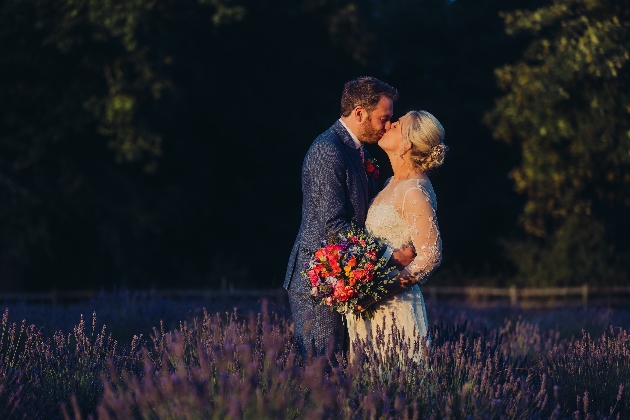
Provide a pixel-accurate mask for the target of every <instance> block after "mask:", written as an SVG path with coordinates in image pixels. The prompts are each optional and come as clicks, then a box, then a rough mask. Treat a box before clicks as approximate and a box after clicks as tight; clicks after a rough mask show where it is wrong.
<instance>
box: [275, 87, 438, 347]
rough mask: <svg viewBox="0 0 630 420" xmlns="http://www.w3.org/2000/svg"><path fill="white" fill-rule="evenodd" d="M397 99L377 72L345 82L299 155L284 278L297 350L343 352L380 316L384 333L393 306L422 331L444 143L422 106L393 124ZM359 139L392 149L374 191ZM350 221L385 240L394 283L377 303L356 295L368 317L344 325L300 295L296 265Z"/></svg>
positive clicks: (434, 257) (434, 254) (306, 289)
mask: <svg viewBox="0 0 630 420" xmlns="http://www.w3.org/2000/svg"><path fill="white" fill-rule="evenodd" d="M397 99H398V90H396V89H395V88H393V87H392V86H390V85H388V84H387V83H385V82H382V81H380V80H378V79H376V78H373V77H360V78H358V79H354V80H351V81H349V82H347V83H346V84H345V85H344V88H343V92H342V95H341V117H340V118H339V119H338V120H337V121H335V123H334V124H333V125H332V126H331V127H330V128H329V129H328V130H326V131H325V132H324V133H322V134H321V135H320V136H319V137H317V138H316V139H315V141H314V142H313V144H312V145H311V147H310V148H309V149H308V152H307V153H306V157H305V158H304V163H303V165H302V194H303V201H302V222H301V224H300V229H299V231H298V234H297V239H296V241H295V244H294V246H293V250H292V251H291V256H290V258H289V264H288V267H287V274H286V278H285V281H284V285H283V286H284V288H285V289H286V290H287V292H288V294H289V304H290V307H291V314H292V316H293V321H294V326H295V327H294V328H295V336H296V339H297V341H298V346H299V348H300V352H301V353H302V355H303V356H306V354H307V353H309V352H312V353H313V354H314V355H323V354H326V352H327V350H332V351H335V352H342V351H347V349H348V348H349V345H350V343H349V342H348V339H350V340H354V339H355V338H361V339H363V340H366V339H371V337H376V336H377V335H376V326H377V325H379V326H382V325H383V323H385V331H389V330H390V328H391V327H392V320H391V318H392V313H393V316H394V317H395V319H396V325H397V327H398V329H399V330H402V328H404V329H405V331H407V332H411V331H416V333H417V334H419V335H420V336H424V335H426V333H427V315H426V309H425V306H424V299H423V297H422V293H421V292H420V288H419V287H418V285H420V284H423V283H424V282H425V281H426V280H427V278H428V277H429V275H430V274H431V273H432V272H433V270H435V268H437V267H438V266H439V265H440V262H441V258H442V242H441V239H440V231H439V228H438V223H437V218H436V207H437V203H436V198H435V193H434V191H433V187H432V185H431V181H429V178H428V177H427V172H429V171H430V170H431V169H433V168H435V167H438V166H440V165H441V164H442V163H443V162H444V156H445V153H446V151H447V147H446V145H445V144H444V128H443V127H442V125H441V124H440V122H439V121H438V120H437V119H436V118H435V117H434V116H433V115H431V114H430V113H428V112H426V111H410V112H408V113H407V114H405V115H404V116H403V117H401V118H400V119H399V120H398V121H396V122H393V123H392V122H391V119H392V116H393V113H394V101H396V100H397ZM364 144H378V145H379V147H380V148H381V149H383V150H384V151H385V153H387V156H388V157H389V160H390V163H391V166H392V169H393V171H394V176H393V177H391V178H389V179H388V180H387V181H386V182H385V184H384V187H383V189H382V190H381V191H379V186H378V181H377V179H376V177H377V175H378V171H375V170H374V160H373V159H372V157H371V156H370V154H369V153H368V151H367V150H365V147H364ZM353 225H354V226H356V227H359V228H365V229H366V230H367V232H368V233H369V234H370V235H372V236H374V237H376V238H378V239H379V240H380V241H381V243H383V244H384V246H383V248H382V250H381V254H380V255H381V256H383V257H385V259H387V260H388V265H390V266H392V267H394V270H393V271H392V273H393V275H394V276H395V281H394V282H392V283H388V284H387V285H386V289H387V292H388V293H387V295H386V296H385V297H383V298H382V299H380V300H379V301H376V302H375V301H374V300H372V299H364V300H362V301H360V302H359V304H358V306H357V310H358V311H362V310H365V309H366V308H367V307H369V306H371V308H370V309H371V310H373V312H374V317H373V318H372V319H371V320H368V319H362V318H357V317H355V316H353V315H351V314H350V315H348V316H347V317H346V323H344V315H343V314H340V313H338V312H336V311H333V310H331V309H330V308H329V307H326V306H321V305H319V304H318V302H316V301H315V300H313V299H308V298H305V295H308V294H309V293H310V291H311V284H310V282H309V281H308V279H307V278H306V277H305V276H303V275H302V273H301V270H302V268H304V266H305V265H306V264H307V263H308V259H309V256H308V252H312V251H314V250H316V249H318V248H319V247H321V246H322V244H323V243H325V242H326V241H327V239H328V238H329V236H330V235H338V234H340V233H343V232H347V231H348V230H350V229H351V227H352V226H353ZM305 250H306V251H307V252H304V251H305ZM375 281H378V280H375ZM346 324H347V327H346V326H345V325H346Z"/></svg>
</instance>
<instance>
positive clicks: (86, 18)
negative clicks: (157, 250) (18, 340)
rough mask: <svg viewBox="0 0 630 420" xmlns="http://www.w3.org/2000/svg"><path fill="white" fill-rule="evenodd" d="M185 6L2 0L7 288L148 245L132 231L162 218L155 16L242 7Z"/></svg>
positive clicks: (129, 256) (2, 238)
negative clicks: (157, 179) (154, 184)
mask: <svg viewBox="0 0 630 420" xmlns="http://www.w3.org/2000/svg"><path fill="white" fill-rule="evenodd" d="M228 1H229V0H228ZM182 3H183V2H176V1H170V2H168V1H167V2H156V1H154V0H132V1H111V0H107V1H94V0H79V1H70V0H53V1H45V0H41V1H24V0H7V1H3V2H1V3H0V46H1V47H2V55H1V57H0V65H1V66H2V68H3V70H4V74H5V77H3V78H1V79H0V97H2V101H1V102H0V194H2V195H1V197H2V199H3V200H2V207H0V250H1V253H0V280H1V281H2V284H1V287H3V288H4V289H5V290H6V289H10V288H16V287H25V286H28V285H25V284H20V285H19V286H17V285H15V284H14V285H11V284H9V283H11V282H12V281H13V282H17V281H21V280H23V279H24V277H28V276H25V275H24V271H25V270H31V271H33V272H34V273H36V275H34V276H32V277H40V278H39V279H38V280H37V281H38V282H39V286H40V287H42V286H43V287H46V286H51V283H50V281H51V279H52V278H63V277H64V276H72V275H73V274H76V276H75V277H76V278H81V277H82V278H83V279H84V280H85V279H89V278H94V277H97V276H95V274H99V273H100V274H102V275H103V277H105V278H107V277H110V278H111V277H113V276H115V274H113V273H114V272H116V271H117V270H118V271H121V270H122V271H125V270H126V268H125V267H127V268H128V267H129V266H131V265H133V263H132V261H133V260H134V259H137V258H138V254H139V253H142V252H143V251H142V249H143V248H144V247H143V246H138V242H135V246H134V241H133V240H132V239H131V238H134V237H136V238H137V237H139V236H142V234H144V233H145V232H149V233H155V232H156V231H158V230H159V226H158V225H159V223H158V219H159V218H161V217H164V215H163V214H160V213H159V207H160V204H159V202H158V200H155V196H157V194H156V193H155V191H152V190H151V189H150V188H147V186H146V184H145V183H148V184H150V181H149V182H147V178H150V177H151V176H152V174H154V173H155V170H156V168H157V164H158V161H159V158H160V156H161V155H162V151H163V148H162V135H161V132H160V128H159V127H158V123H159V118H156V117H155V115H156V114H157V115H159V109H160V105H161V103H160V98H161V97H162V95H163V94H164V93H165V91H166V90H168V89H167V88H168V87H169V85H170V82H169V79H168V78H169V66H170V64H171V58H170V57H169V55H168V54H167V51H165V49H164V48H160V46H159V45H155V44H156V39H157V41H159V40H161V39H163V38H164V36H163V34H162V33H160V28H159V27H157V28H156V24H155V23H156V22H161V20H168V19H169V17H170V16H171V15H172V14H173V11H174V9H177V10H178V8H186V7H196V8H197V9H198V11H199V13H198V14H197V16H199V17H198V18H199V19H204V18H206V19H207V20H206V24H207V26H208V27H211V28H212V27H216V26H219V25H223V24H225V23H229V22H231V21H233V20H238V19H240V17H241V16H242V15H243V13H244V10H243V9H242V8H241V7H240V6H230V5H229V4H228V2H226V1H221V0H199V1H196V0H194V1H191V2H187V3H186V4H182ZM205 3H208V4H207V5H206V4H205ZM151 196H153V197H151ZM149 236H150V235H149ZM130 239H131V240H130ZM88 249H90V250H91V252H87V250H88ZM138 251H139V252H138ZM99 255H100V257H99ZM146 257H147V258H150V255H146ZM101 258H102V259H101ZM129 260H131V261H129ZM104 261H107V263H105V264H104ZM130 262H131V263H130ZM103 266H107V267H106V268H105V267H103ZM112 268H114V269H112ZM64 270H65V272H64V273H60V271H64ZM73 271H75V272H74V273H73ZM43 273H48V274H47V275H48V278H41V276H42V274H43ZM31 286H32V285H31ZM67 286H70V287H86V286H85V285H82V286H79V285H78V284H68V285H67ZM91 287H94V285H91Z"/></svg>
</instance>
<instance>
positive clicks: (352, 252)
mask: <svg viewBox="0 0 630 420" xmlns="http://www.w3.org/2000/svg"><path fill="white" fill-rule="evenodd" d="M382 246H383V245H382V244H381V243H380V242H379V241H378V240H377V239H376V238H374V237H372V236H370V235H368V234H366V233H365V231H364V229H358V228H356V227H355V226H352V228H351V229H350V230H349V231H348V232H345V233H342V234H339V235H338V236H337V237H336V238H335V237H333V238H330V239H329V240H328V244H327V245H326V246H324V247H322V248H319V249H318V250H317V251H315V252H314V253H312V255H311V260H310V261H309V263H308V264H307V267H306V269H305V270H303V271H302V274H303V275H305V276H306V277H307V278H308V279H309V281H310V283H311V286H312V289H311V295H312V296H313V297H314V298H315V299H317V300H318V301H319V302H320V304H321V305H328V306H330V307H331V308H332V309H333V310H336V311H337V312H341V313H345V314H350V313H352V312H353V311H354V308H355V307H356V305H357V302H358V301H359V300H360V299H362V298H365V297H372V298H374V299H375V300H378V299H380V298H382V297H383V296H385V294H386V293H387V290H386V289H385V287H384V285H385V284H388V283H393V281H394V278H392V279H388V278H387V277H388V276H387V275H388V274H390V273H391V271H392V270H393V268H392V267H386V264H387V261H386V260H385V258H382V257H381V258H378V256H377V255H378V251H379V250H380V249H381V248H382ZM309 254H310V253H309ZM361 315H362V316H363V317H365V318H368V319H369V318H371V315H372V311H370V310H369V308H368V310H366V311H364V312H363V313H362V314H361Z"/></svg>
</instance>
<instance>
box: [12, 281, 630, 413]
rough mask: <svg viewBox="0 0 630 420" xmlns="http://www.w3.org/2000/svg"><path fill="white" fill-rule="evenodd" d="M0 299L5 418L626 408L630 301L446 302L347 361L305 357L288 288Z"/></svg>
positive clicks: (603, 410)
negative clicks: (549, 304) (573, 304)
mask: <svg viewBox="0 0 630 420" xmlns="http://www.w3.org/2000/svg"><path fill="white" fill-rule="evenodd" d="M4 307H6V308H7V310H6V311H5V312H4V315H3V318H2V321H1V324H0V418H2V419H63V418H66V419H87V418H95V419H135V418H138V419H249V418H255V419H289V418H290V419H294V418H299V419H302V418H304V419H322V418H324V419H333V418H334V419H412V418H415V419H427V418H435V419H443V418H453V419H458V418H462V419H468V418H470V419H490V418H492V419H494V418H496V419H501V418H505V419H514V418H516V419H539V418H545V419H547V418H554V419H564V418H567V419H587V418H588V419H599V418H601V419H603V418H615V419H616V418H620V419H624V418H630V394H629V391H630V336H629V335H628V333H629V327H630V311H628V310H624V309H606V308H589V309H583V308H560V309H553V310H551V309H545V310H542V309H541V310H518V309H512V308H474V307H469V306H466V305H465V304H464V303H439V304H435V305H429V306H428V307H427V312H428V315H429V321H430V322H431V323H432V324H434V326H433V327H432V329H431V334H430V335H431V340H430V342H429V343H427V342H426V341H425V340H418V339H417V338H416V337H413V336H410V332H403V331H398V330H396V329H394V330H393V331H386V332H384V333H383V334H382V335H381V336H379V337H376V339H375V340H374V341H373V342H372V343H362V345H360V346H358V348H357V352H356V353H355V355H354V359H353V362H352V363H348V362H347V361H346V360H345V359H344V358H341V357H337V356H336V355H328V356H327V357H319V358H314V357H309V358H307V359H306V360H302V359H301V358H300V357H298V355H297V354H296V349H295V346H294V343H293V337H292V325H291V322H290V318H289V314H288V309H287V305H286V302H284V301H282V300H276V299H270V300H257V299H253V298H235V297H224V298H221V299H208V300H202V299H199V300H167V299H158V298H154V297H151V296H148V295H144V294H141V293H137V292H130V291H124V292H120V293H116V294H113V295H105V296H101V297H99V298H97V299H93V300H91V301H85V302H79V303H73V304H68V305H65V306H52V305H45V304H26V303H13V302H9V303H4ZM377 347H380V348H382V349H386V351H385V352H384V354H386V356H376V353H375V352H374V349H375V348H377ZM381 354H383V353H381Z"/></svg>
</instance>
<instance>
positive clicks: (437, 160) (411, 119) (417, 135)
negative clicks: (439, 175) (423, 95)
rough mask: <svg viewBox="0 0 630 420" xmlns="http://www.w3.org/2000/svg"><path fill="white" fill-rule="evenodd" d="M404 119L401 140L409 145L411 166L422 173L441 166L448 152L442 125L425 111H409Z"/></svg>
mask: <svg viewBox="0 0 630 420" xmlns="http://www.w3.org/2000/svg"><path fill="white" fill-rule="evenodd" d="M405 117H407V118H406V121H405V124H404V125H403V139H404V140H409V142H410V143H411V149H410V150H409V154H410V156H411V161H412V163H413V165H414V166H415V167H417V168H418V169H420V170H421V171H422V172H427V171H430V170H431V169H433V168H437V167H438V166H440V165H442V163H444V156H445V155H446V151H447V150H448V147H447V146H446V145H445V144H444V127H442V124H440V122H439V121H438V120H437V118H435V117H434V116H433V115H431V114H430V113H428V112H426V111H410V112H408V113H407V115H405Z"/></svg>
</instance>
